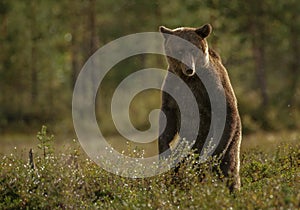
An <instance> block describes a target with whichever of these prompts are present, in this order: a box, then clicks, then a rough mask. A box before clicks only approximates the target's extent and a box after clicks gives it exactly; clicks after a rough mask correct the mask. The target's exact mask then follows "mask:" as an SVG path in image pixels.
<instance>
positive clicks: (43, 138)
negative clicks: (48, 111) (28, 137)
mask: <svg viewBox="0 0 300 210" xmlns="http://www.w3.org/2000/svg"><path fill="white" fill-rule="evenodd" d="M36 137H37V140H38V141H39V144H38V148H39V149H41V150H42V151H43V156H44V158H45V159H46V156H47V154H53V152H54V148H53V141H54V135H48V134H47V127H46V126H45V125H43V126H42V129H41V131H39V132H38V133H37V135H36Z"/></svg>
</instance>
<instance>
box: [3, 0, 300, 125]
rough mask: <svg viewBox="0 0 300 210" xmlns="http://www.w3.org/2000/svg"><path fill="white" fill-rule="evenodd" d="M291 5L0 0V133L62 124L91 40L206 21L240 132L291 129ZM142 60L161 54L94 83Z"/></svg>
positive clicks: (156, 61) (294, 21) (295, 43)
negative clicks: (233, 99)
mask: <svg viewBox="0 0 300 210" xmlns="http://www.w3.org/2000/svg"><path fill="white" fill-rule="evenodd" d="M299 11H300V2H299V1H297V0H287V1H280V2H276V3H274V1H271V0H266V1H258V0H254V1H239V0H234V1H227V0H204V1H203V0H201V1H200V0H191V1H186V2H182V1H179V0H175V1H174V0H173V1H158V0H155V1H138V0H126V1H125V0H117V1H105V0H81V1H73V2H70V1H67V0H62V1H59V2H54V1H50V0H45V1H30V2H27V1H21V0H14V1H9V0H1V1H0V49H1V53H0V90H1V94H0V131H1V130H2V131H4V130H5V129H6V128H9V127H11V126H14V127H15V128H16V127H22V126H24V125H25V126H26V125H31V124H32V123H37V124H39V123H45V122H48V123H59V122H61V121H63V120H65V119H69V123H70V125H69V127H70V128H71V127H72V125H71V119H70V118H71V115H70V113H71V96H72V88H73V86H74V83H75V81H76V78H77V75H78V73H79V71H80V69H81V68H82V66H83V64H84V63H85V61H86V60H87V59H88V58H89V56H90V55H92V54H93V53H94V52H95V51H96V50H97V49H98V48H99V47H101V46H103V45H104V44H106V43H107V42H109V41H112V40H114V39H116V38H118V37H121V36H124V35H127V34H131V33H137V32H144V31H157V29H158V26H159V25H166V26H168V27H170V28H173V27H179V26H193V27H198V26H200V25H202V24H204V23H207V22H209V23H211V24H212V25H213V27H214V32H213V35H212V36H211V37H210V38H209V43H210V45H211V46H212V47H213V48H215V49H216V50H217V51H218V52H219V53H220V54H221V56H222V59H223V62H224V63H225V65H226V67H227V68H228V69H229V74H230V77H231V78H232V82H233V86H234V88H235V90H236V93H237V96H238V99H239V103H240V109H241V113H242V118H243V123H244V126H245V129H246V131H253V130H256V129H279V128H297V127H299V125H300V123H299V118H300V110H299V107H300V106H299V105H300V100H299V96H300V88H299V80H300V79H299V77H300V69H299V68H300V59H299V57H300V46H299V45H300V40H299V34H300V18H299V15H298V13H299ZM145 65H147V67H149V66H150V67H152V66H160V67H162V68H163V67H164V68H165V67H166V64H165V62H164V59H163V58H161V57H155V58H153V57H151V58H148V57H145V56H141V57H139V58H137V59H135V60H133V61H132V62H131V63H130V62H129V63H127V64H124V65H123V66H122V67H118V68H119V69H118V70H116V71H114V72H112V73H111V74H110V75H109V77H110V80H109V81H110V83H107V84H105V87H104V89H105V88H106V89H107V92H108V93H111V89H112V87H114V85H115V83H118V81H119V80H120V78H122V77H124V75H126V74H128V73H130V72H131V71H132V68H134V69H138V68H136V66H140V67H143V66H145ZM116 68H117V67H116ZM108 93H105V94H108ZM105 94H104V95H105ZM152 100H154V101H156V100H157V99H154V98H153V99H152ZM108 101H109V100H108ZM102 103H103V104H101V103H100V106H104V107H107V104H108V102H107V104H105V103H104V102H102ZM100 110H101V109H100ZM101 117H102V118H105V117H106V116H105V113H99V118H101ZM67 121H68V120H67ZM108 127H109V126H108ZM108 130H109V129H108Z"/></svg>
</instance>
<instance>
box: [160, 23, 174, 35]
mask: <svg viewBox="0 0 300 210" xmlns="http://www.w3.org/2000/svg"><path fill="white" fill-rule="evenodd" d="M159 32H161V33H162V34H163V36H164V37H165V38H167V37H166V35H165V34H173V30H172V29H169V28H167V27H165V26H159Z"/></svg>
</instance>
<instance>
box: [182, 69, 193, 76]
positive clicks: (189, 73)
mask: <svg viewBox="0 0 300 210" xmlns="http://www.w3.org/2000/svg"><path fill="white" fill-rule="evenodd" d="M183 73H184V74H185V75H186V76H189V77H191V76H193V75H194V74H195V70H193V69H190V68H188V69H186V70H185V71H183Z"/></svg>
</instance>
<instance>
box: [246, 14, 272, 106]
mask: <svg viewBox="0 0 300 210" xmlns="http://www.w3.org/2000/svg"><path fill="white" fill-rule="evenodd" d="M251 21H253V22H251V24H250V34H251V37H252V40H251V42H252V55H253V58H254V63H255V75H256V82H257V86H258V89H259V93H260V97H261V105H262V108H265V107H266V106H267V105H268V93H267V77H266V70H265V68H266V64H265V46H264V36H265V35H264V30H265V26H264V23H263V21H264V20H261V19H256V20H251Z"/></svg>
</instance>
